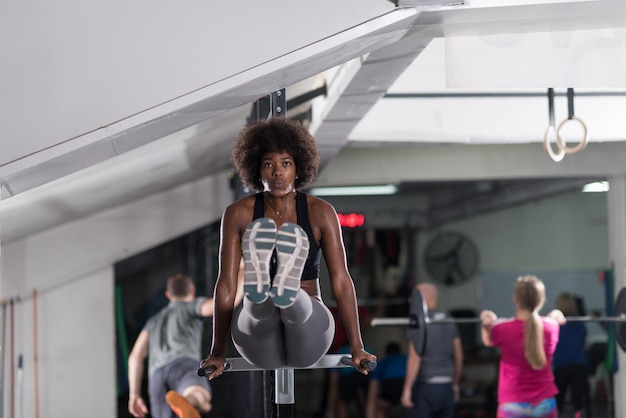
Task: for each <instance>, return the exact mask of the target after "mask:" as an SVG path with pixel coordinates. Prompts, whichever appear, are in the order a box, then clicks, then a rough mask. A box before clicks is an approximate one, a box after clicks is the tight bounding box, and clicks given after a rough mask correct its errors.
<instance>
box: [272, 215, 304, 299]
mask: <svg viewBox="0 0 626 418" xmlns="http://www.w3.org/2000/svg"><path fill="white" fill-rule="evenodd" d="M276 255H277V259H278V271H277V272H276V277H274V283H273V285H272V289H271V290H270V297H271V298H272V300H273V301H274V305H276V306H278V307H279V308H287V307H289V306H291V305H293V303H294V302H295V301H296V295H297V293H298V290H300V279H301V277H302V271H303V270H304V265H305V263H306V259H307V256H308V255H309V238H308V237H307V234H306V232H304V230H303V229H302V228H301V227H300V226H299V225H296V224H292V223H286V224H283V225H281V226H280V228H279V229H278V234H277V236H276Z"/></svg>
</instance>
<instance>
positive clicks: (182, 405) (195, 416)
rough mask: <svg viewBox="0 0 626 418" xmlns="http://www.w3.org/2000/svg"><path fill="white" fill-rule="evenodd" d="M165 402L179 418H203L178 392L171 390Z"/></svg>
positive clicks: (166, 395)
mask: <svg viewBox="0 0 626 418" xmlns="http://www.w3.org/2000/svg"><path fill="white" fill-rule="evenodd" d="M165 401H166V402H167V404H168V405H169V406H170V408H171V409H172V411H174V413H175V414H176V415H177V416H178V417H179V418H202V417H201V415H200V413H199V412H198V411H197V410H196V408H194V407H193V406H192V405H191V404H190V403H189V401H187V399H185V398H184V397H183V396H182V395H180V394H179V393H178V392H175V391H173V390H170V391H169V392H167V393H166V394H165Z"/></svg>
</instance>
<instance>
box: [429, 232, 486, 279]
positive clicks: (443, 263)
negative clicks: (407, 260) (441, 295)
mask: <svg viewBox="0 0 626 418" xmlns="http://www.w3.org/2000/svg"><path fill="white" fill-rule="evenodd" d="M478 264H479V255H478V248H477V247H476V244H474V242H473V241H472V240H471V239H470V238H469V237H468V236H466V235H464V234H461V233H460V232H443V233H441V234H438V235H436V236H434V237H433V238H431V239H430V240H429V241H428V243H427V244H426V249H425V251H424V265H425V267H426V271H427V272H428V274H429V275H430V276H431V277H432V278H433V279H435V280H437V281H439V282H441V283H444V284H445V285H447V286H452V285H455V284H459V283H463V282H465V281H466V280H469V279H470V278H471V277H472V276H473V275H474V274H475V273H476V272H477V271H478Z"/></svg>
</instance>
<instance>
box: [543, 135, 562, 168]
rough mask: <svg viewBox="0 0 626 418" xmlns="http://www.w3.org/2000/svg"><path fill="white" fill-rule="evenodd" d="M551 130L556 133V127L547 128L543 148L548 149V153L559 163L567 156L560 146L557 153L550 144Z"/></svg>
mask: <svg viewBox="0 0 626 418" xmlns="http://www.w3.org/2000/svg"><path fill="white" fill-rule="evenodd" d="M550 131H554V133H556V129H555V128H554V126H548V129H546V133H545V135H544V136H543V149H545V150H546V153H547V154H548V156H549V157H550V158H551V159H552V161H554V162H555V163H558V162H559V161H561V160H562V159H563V158H564V157H565V151H564V150H563V149H561V148H559V152H558V154H557V153H555V152H554V151H553V150H552V145H550V140H549V139H548V138H549V134H550Z"/></svg>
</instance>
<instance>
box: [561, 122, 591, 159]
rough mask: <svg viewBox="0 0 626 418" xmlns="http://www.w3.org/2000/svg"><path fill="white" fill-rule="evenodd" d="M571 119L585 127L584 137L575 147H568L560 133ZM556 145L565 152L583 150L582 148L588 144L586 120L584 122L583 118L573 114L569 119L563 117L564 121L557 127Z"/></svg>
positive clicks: (570, 152) (571, 152)
mask: <svg viewBox="0 0 626 418" xmlns="http://www.w3.org/2000/svg"><path fill="white" fill-rule="evenodd" d="M569 120H574V121H576V122H578V123H580V126H582V127H583V139H581V140H580V142H579V143H578V145H576V146H575V147H568V146H567V144H565V142H564V141H563V138H561V134H560V132H561V128H562V127H563V125H565V123H566V122H567V121H569ZM556 145H557V146H558V147H559V149H560V150H561V151H563V152H565V153H566V154H576V153H577V152H578V151H582V149H583V148H585V147H586V146H587V125H585V122H583V121H582V119H580V118H577V117H576V116H572V117H571V118H569V119H563V121H562V122H561V123H559V127H558V128H556Z"/></svg>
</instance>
